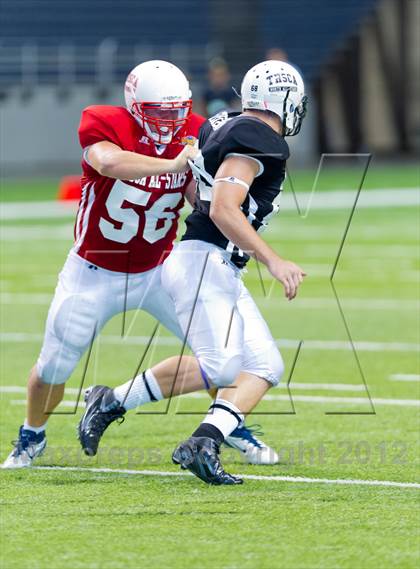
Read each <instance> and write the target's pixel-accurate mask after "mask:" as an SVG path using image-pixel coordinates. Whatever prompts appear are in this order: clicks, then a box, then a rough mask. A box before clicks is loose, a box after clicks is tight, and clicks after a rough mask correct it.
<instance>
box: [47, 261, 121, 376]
mask: <svg viewBox="0 0 420 569" xmlns="http://www.w3.org/2000/svg"><path fill="white" fill-rule="evenodd" d="M91 267H92V266H91ZM108 296H111V298H112V296H113V295H112V294H109V293H108V291H107V287H106V286H105V283H104V275H103V274H101V273H100V272H99V269H94V268H91V269H90V268H89V265H88V264H87V263H86V262H84V261H83V260H82V259H80V258H78V257H76V256H69V258H68V259H67V261H66V263H65V265H64V267H63V270H62V271H61V273H60V275H59V278H58V284H57V287H56V290H55V294H54V298H53V300H52V303H51V306H50V309H49V312H48V317H47V322H46V327H45V335H44V341H43V345H42V349H41V353H40V355H39V358H38V362H37V371H38V374H39V376H40V377H41V379H42V381H44V382H45V383H54V384H56V383H64V382H65V381H67V379H68V378H69V377H70V375H71V373H72V372H73V370H74V368H75V367H76V365H77V364H78V362H79V360H80V359H81V357H82V356H83V354H84V352H85V351H86V349H87V348H88V346H89V345H90V344H91V342H93V340H94V338H95V336H96V335H97V334H98V333H99V331H100V330H101V328H102V327H103V325H104V324H105V322H106V321H107V320H108V319H109V318H110V317H111V316H112V315H113V313H114V311H113V310H112V300H111V301H110V299H109V298H108Z"/></svg>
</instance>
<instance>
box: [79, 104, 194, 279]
mask: <svg viewBox="0 0 420 569" xmlns="http://www.w3.org/2000/svg"><path fill="white" fill-rule="evenodd" d="M204 120H205V119H204V118H203V117H200V116H199V115H195V114H192V115H191V118H190V120H189V122H188V126H187V130H186V133H185V136H189V137H194V138H197V137H198V132H199V130H200V126H201V125H202V124H203V122H204ZM79 139H80V144H81V146H82V148H83V149H84V151H85V149H87V148H88V147H89V146H91V145H92V144H94V143H95V142H101V141H103V140H107V141H109V142H113V143H114V144H117V145H118V146H119V147H120V148H122V149H123V150H130V151H131V152H136V153H138V154H145V155H147V156H154V157H157V158H167V159H171V158H175V157H176V156H177V155H178V154H179V153H180V152H181V150H182V149H183V146H182V144H180V143H173V144H168V145H167V146H166V148H165V151H164V152H163V153H162V154H160V155H158V154H157V153H156V148H155V145H154V143H153V142H152V141H151V140H150V139H149V138H148V137H147V136H146V132H145V131H144V130H143V129H142V128H141V126H140V125H139V124H138V122H137V121H136V119H135V118H134V117H133V116H132V115H130V113H129V112H128V111H127V110H126V109H125V108H123V107H113V106H92V107H88V108H87V109H85V110H84V111H83V113H82V118H81V122H80V126H79ZM82 168H83V176H82V197H81V199H80V204H79V210H78V213H77V218H76V223H75V229H74V233H75V245H74V250H75V251H76V252H77V253H78V255H80V256H81V257H83V258H84V259H87V260H88V261H90V262H91V263H92V264H94V265H98V266H99V267H103V268H105V269H108V270H110V271H119V272H129V273H141V272H144V271H148V270H149V269H152V268H153V267H156V266H157V265H159V264H160V263H162V262H163V261H164V260H165V258H166V256H167V255H168V253H169V251H170V250H171V249H172V244H173V241H174V240H175V237H176V232H177V228H178V218H179V214H180V210H181V208H182V206H183V205H184V194H185V190H186V187H187V185H188V183H189V182H190V180H191V179H192V174H191V172H190V171H188V172H186V173H181V174H174V173H170V172H169V173H167V174H164V175H161V176H148V177H145V178H141V179H138V180H114V179H112V178H107V177H106V176H102V175H101V174H99V173H98V172H97V171H96V170H94V169H93V168H92V167H91V166H90V165H89V164H88V163H87V162H86V159H85V152H84V153H83V160H82Z"/></svg>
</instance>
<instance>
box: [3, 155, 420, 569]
mask: <svg viewBox="0 0 420 569" xmlns="http://www.w3.org/2000/svg"><path fill="white" fill-rule="evenodd" d="M305 176H306V178H305ZM297 177H298V175H297ZM355 177H357V176H354V171H353V170H351V171H350V170H343V171H341V172H340V171H338V170H335V171H334V172H330V173H328V174H327V175H326V177H325V178H323V179H322V184H323V185H322V189H338V188H349V187H355V186H354V184H353V181H354V180H353V178H355ZM312 179H313V173H304V174H301V179H300V183H301V187H302V188H303V190H309V189H310V186H311V184H312ZM416 185H418V170H416V169H415V168H413V167H400V168H397V167H395V166H393V167H391V166H389V167H381V168H379V167H377V168H373V167H372V171H370V172H369V174H368V177H367V187H369V188H372V189H373V188H379V189H380V188H390V187H396V188H403V187H408V188H410V187H411V188H413V187H416ZM55 192H56V183H55V182H51V181H49V182H44V181H41V182H36V183H30V182H25V183H23V182H18V183H6V182H3V184H2V200H3V201H9V202H10V201H25V200H28V199H31V200H34V201H38V200H44V199H45V200H48V199H52V197H53V196H54V194H55ZM30 207H31V206H30V205H28V208H30ZM348 216H349V211H348V210H345V209H344V210H323V209H317V210H314V211H310V213H309V215H308V216H307V217H305V218H299V216H297V214H296V213H294V212H284V213H283V214H280V216H279V217H278V218H277V219H276V220H274V221H273V222H272V224H271V226H270V229H269V230H268V232H267V233H266V237H267V239H268V240H269V241H270V243H271V244H272V245H273V246H274V247H275V248H276V249H277V250H278V251H279V252H281V254H282V255H283V256H286V257H288V258H290V259H292V260H294V261H296V262H298V263H299V264H300V265H301V266H303V267H304V268H306V269H307V272H308V278H307V280H306V282H305V284H304V286H303V287H302V290H301V292H300V295H299V298H298V299H296V300H295V301H293V302H292V303H288V302H287V301H285V300H284V298H283V296H282V292H281V289H280V286H279V285H273V283H272V282H271V281H270V279H269V278H268V277H267V274H266V273H265V271H264V270H262V277H263V279H262V282H261V281H260V278H259V271H258V269H257V267H256V265H255V264H251V265H250V268H249V271H248V273H247V274H246V275H245V277H244V278H245V282H246V284H247V285H248V286H249V288H250V289H251V290H252V291H253V293H254V295H255V297H256V299H257V302H258V304H259V306H260V308H261V311H262V313H263V314H264V316H265V317H266V318H267V321H268V322H269V324H270V327H271V330H272V332H273V335H274V337H275V338H277V339H279V341H280V346H281V351H282V354H283V356H284V359H285V364H286V376H285V377H286V380H287V377H288V376H289V374H290V371H291V366H292V363H293V360H294V358H295V355H296V349H297V346H298V343H299V341H300V340H303V342H304V343H303V345H302V349H301V352H300V354H299V357H298V359H297V362H296V366H295V370H294V373H293V376H292V380H291V386H290V387H291V400H290V399H289V398H288V396H287V390H286V389H285V388H284V387H279V388H276V389H273V390H271V391H270V392H269V397H267V399H266V400H265V401H263V402H262V403H261V404H260V406H259V407H258V408H257V410H256V411H257V413H256V414H255V416H253V417H250V418H249V419H248V423H251V424H252V423H259V424H261V425H262V429H263V430H264V433H265V434H264V437H262V438H264V440H265V441H266V442H267V443H269V444H270V445H271V446H273V447H274V448H275V449H276V450H277V451H278V452H279V453H280V457H281V463H280V464H278V465H276V466H271V467H262V466H259V467H258V466H250V465H246V464H244V462H243V460H242V458H241V456H239V455H238V454H235V452H233V451H231V450H226V451H224V453H223V460H224V464H225V466H226V467H227V469H228V470H230V471H231V472H233V473H238V474H245V475H256V476H260V477H264V476H265V477H269V476H279V477H281V476H283V477H284V476H288V477H291V479H290V480H284V479H270V478H261V479H246V480H245V483H244V485H243V486H241V487H225V488H217V487H207V486H205V485H204V484H203V483H202V482H200V481H199V480H197V479H196V478H193V477H189V476H182V477H181V476H167V474H168V473H171V472H172V473H176V472H178V470H177V468H176V467H175V466H174V465H172V463H171V461H170V455H171V452H172V450H173V448H174V447H175V445H176V444H177V443H178V442H179V441H181V440H182V439H184V438H185V437H186V436H188V435H189V434H190V433H191V431H192V430H193V429H194V428H195V426H196V424H197V422H198V421H199V420H200V416H201V415H200V414H199V415H197V413H204V411H205V410H206V408H207V407H208V403H209V399H208V398H207V397H206V395H205V394H202V397H198V398H197V397H188V396H185V397H181V398H177V399H174V400H173V401H172V402H171V404H170V405H169V407H168V405H167V403H165V402H163V403H159V404H158V405H157V406H148V407H144V408H142V409H141V410H140V412H139V414H135V413H133V412H131V413H130V414H129V415H127V417H126V421H125V422H124V423H123V424H122V425H121V426H116V425H112V426H111V427H110V429H109V431H108V432H107V434H106V435H105V437H104V440H103V444H102V447H101V449H100V452H99V454H98V456H97V457H95V458H93V459H89V458H87V457H84V456H82V455H81V453H80V451H79V447H78V442H77V440H76V436H75V432H76V430H75V429H76V425H77V421H78V418H79V417H80V413H81V409H80V408H79V409H77V410H76V397H77V396H76V394H75V391H74V390H76V389H77V388H78V387H79V385H80V381H81V378H82V372H83V364H84V362H82V363H81V365H80V366H79V367H78V368H77V371H76V373H75V374H74V376H73V378H72V379H71V381H70V382H69V384H68V386H69V388H70V390H69V393H68V394H67V395H66V405H64V406H62V407H60V408H59V411H60V413H61V414H59V415H57V416H54V417H52V418H51V419H50V423H49V429H48V440H49V448H48V451H47V452H46V454H45V456H44V457H43V458H42V459H40V460H39V461H38V465H40V466H62V467H75V468H76V470H62V471H59V470H50V471H49V470H31V471H19V472H10V471H9V472H7V471H1V472H0V479H1V487H2V502H1V503H2V509H1V524H2V544H1V561H2V564H1V566H2V567H4V568H5V569H9V568H10V569H12V568H16V569H21V568H25V569H26V568H28V569H34V568H45V567H54V568H57V569H61V568H63V569H64V568H66V569H67V568H68V569H73V568H83V569H84V568H92V569H94V568H95V569H96V568H101V569H102V568H109V569H111V568H118V569H119V568H127V569H131V568H137V567H145V568H152V569H155V568H156V569H157V568H161V567H176V568H179V569H183V568H186V567H196V566H197V567H201V568H205V569H207V568H209V569H210V568H219V567H220V568H221V567H223V568H249V569H259V568H267V569H268V568H276V569H277V568H285V569H289V568H292V569H294V568H308V569H309V568H311V569H312V568H319V569H324V568H331V569H333V568H349V569H353V568H372V569H376V568H378V567H381V568H391V567H392V568H394V567H402V568H416V567H418V566H419V562H420V555H419V547H420V543H419V533H420V522H419V519H420V507H419V506H420V504H419V497H420V489H419V488H415V487H409V486H404V485H402V486H392V485H383V486H379V485H376V486H375V485H364V484H362V483H361V482H360V481H374V480H377V481H387V482H399V483H403V484H404V483H413V482H417V483H419V482H420V481H419V450H420V444H419V442H420V441H419V427H420V424H419V407H418V406H417V405H416V403H418V399H419V395H420V381H419V374H420V368H419V340H420V338H419V329H420V327H419V313H418V308H419V302H418V298H419V273H418V269H419V266H418V264H419V262H418V257H419V255H418V239H419V231H420V225H419V214H418V211H417V210H416V209H415V208H414V207H411V206H405V207H401V206H397V205H394V206H392V207H383V208H366V209H357V210H356V212H355V215H354V218H353V222H352V224H351V226H350V229H349V232H348V235H347V240H346V242H345V245H344V247H343V250H342V254H341V257H340V259H339V261H338V264H337V270H336V273H335V277H334V284H335V287H336V290H337V293H338V296H339V298H340V301H341V304H342V309H343V312H344V315H345V320H346V324H347V326H348V328H349V330H350V332H351V336H352V340H353V342H354V345H355V347H356V350H357V356H358V360H359V363H360V366H361V369H362V372H363V375H364V378H365V380H366V383H367V388H368V391H369V393H370V396H371V398H372V401H373V407H372V406H371V405H370V403H369V399H368V393H367V390H366V387H365V384H364V381H363V378H362V376H361V374H360V370H359V368H358V365H357V361H356V359H355V357H354V354H353V352H352V351H351V349H349V348H350V343H349V341H348V336H347V333H346V328H345V325H344V323H343V319H342V318H341V316H340V313H339V310H338V307H337V303H336V301H335V298H334V295H333V291H332V288H331V283H330V280H329V276H330V274H331V270H332V267H333V265H334V263H335V261H336V257H337V251H338V248H339V244H340V242H341V240H342V237H343V232H344V228H345V226H346V223H347V220H348ZM1 237H2V249H1V274H0V284H1V289H0V291H1V296H0V299H1V301H2V303H1V327H0V332H1V338H2V342H1V354H0V355H1V386H2V392H1V422H0V427H1V447H0V451H1V459H3V458H5V456H6V455H7V453H8V452H9V449H10V448H11V447H10V444H9V441H10V440H11V439H14V438H15V437H16V434H17V429H18V426H19V425H20V424H21V423H22V421H23V419H24V415H25V407H24V400H25V393H24V391H23V389H22V388H23V387H24V386H25V384H26V376H27V373H28V370H29V368H30V367H31V366H32V365H33V363H34V361H35V359H36V357H37V355H38V351H39V348H40V344H41V340H42V331H43V325H44V320H45V316H46V312H47V309H48V303H49V300H50V298H51V296H52V294H53V291H54V287H55V282H56V275H57V273H58V271H59V270H60V267H61V265H62V264H63V261H64V258H65V255H66V252H67V250H68V249H69V247H70V245H71V238H72V226H71V219H70V217H69V218H67V219H65V218H63V219H51V218H50V219H35V218H34V219H25V220H19V219H15V220H9V221H4V222H3V223H2V229H1ZM127 324H128V327H129V334H128V337H127V339H125V340H122V339H120V338H119V335H120V332H121V326H122V319H121V317H117V318H115V319H114V320H113V321H111V322H110V323H109V324H108V325H107V327H106V328H105V330H104V331H103V333H102V334H101V337H100V339H99V341H97V342H96V344H95V346H94V349H93V352H92V357H91V360H90V365H89V367H88V371H87V377H86V379H85V384H86V385H89V384H92V383H93V382H95V381H96V382H98V383H105V384H109V385H117V384H119V383H121V382H122V381H125V380H127V379H128V378H129V377H131V375H132V374H133V372H134V370H135V368H136V366H137V363H138V361H139V358H140V357H141V355H142V354H143V351H144V348H145V339H144V337H147V336H148V335H149V334H150V332H151V331H152V329H153V327H154V322H153V320H152V319H151V318H150V317H148V316H146V315H145V314H143V313H139V314H134V313H129V315H128V322H127ZM177 350H178V344H177V343H176V342H174V340H173V339H171V337H170V336H169V334H168V333H167V332H166V331H165V330H161V331H160V335H159V338H158V341H157V342H156V344H155V345H154V346H153V349H152V350H151V352H150V353H149V354H148V355H147V357H146V362H145V364H146V365H149V364H152V363H153V362H157V361H159V360H161V359H162V358H164V357H166V356H169V355H173V354H174V353H176V351H177ZM416 378H417V379H416ZM5 388H8V389H5ZM156 411H158V413H157V412H156ZM89 467H91V468H97V469H98V470H97V471H95V472H91V471H88V470H84V471H83V470H81V469H82V468H85V469H87V468H89ZM78 469H79V470H78ZM101 469H111V470H110V471H108V472H104V471H101ZM121 470H128V471H145V470H146V471H157V472H158V473H164V474H166V475H165V476H164V475H146V474H145V473H144V474H135V473H129V472H118V471H121ZM297 477H304V478H305V480H306V481H297V480H296V478H297ZM307 479H326V480H328V481H330V482H329V483H326V482H322V481H318V482H310V481H308V480H307ZM342 479H345V480H347V481H349V482H348V483H346V484H337V483H336V482H335V481H337V480H342ZM351 481H353V482H351Z"/></svg>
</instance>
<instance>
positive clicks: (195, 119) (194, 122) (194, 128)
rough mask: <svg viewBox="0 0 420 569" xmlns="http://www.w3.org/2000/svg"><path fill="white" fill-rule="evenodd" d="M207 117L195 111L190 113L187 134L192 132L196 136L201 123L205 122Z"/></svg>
mask: <svg viewBox="0 0 420 569" xmlns="http://www.w3.org/2000/svg"><path fill="white" fill-rule="evenodd" d="M206 120H207V119H205V118H204V117H202V116H201V115H197V114H196V113H192V115H191V118H190V124H189V129H188V130H189V134H192V135H193V136H195V137H196V138H198V133H199V131H200V128H201V125H202V124H203V123H205V122H206Z"/></svg>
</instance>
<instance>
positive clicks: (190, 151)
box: [171, 144, 199, 173]
mask: <svg viewBox="0 0 420 569" xmlns="http://www.w3.org/2000/svg"><path fill="white" fill-rule="evenodd" d="M198 152H199V150H198V148H195V147H194V146H191V145H190V144H187V145H186V146H185V147H184V148H183V150H182V152H180V153H179V154H178V156H177V157H176V158H174V159H173V160H172V162H173V167H172V168H171V171H172V172H177V173H179V172H185V171H186V170H188V168H189V166H188V160H194V158H195V157H196V156H197V154H198Z"/></svg>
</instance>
